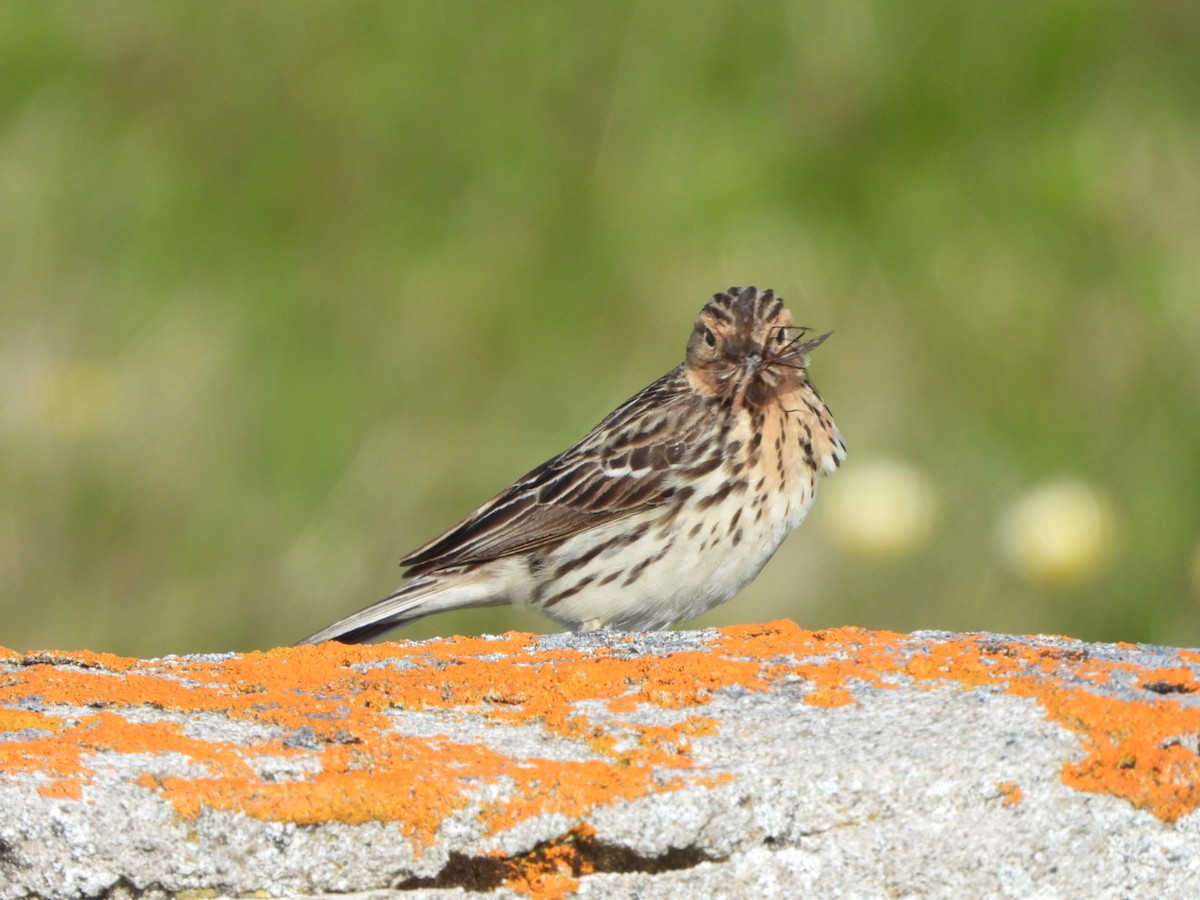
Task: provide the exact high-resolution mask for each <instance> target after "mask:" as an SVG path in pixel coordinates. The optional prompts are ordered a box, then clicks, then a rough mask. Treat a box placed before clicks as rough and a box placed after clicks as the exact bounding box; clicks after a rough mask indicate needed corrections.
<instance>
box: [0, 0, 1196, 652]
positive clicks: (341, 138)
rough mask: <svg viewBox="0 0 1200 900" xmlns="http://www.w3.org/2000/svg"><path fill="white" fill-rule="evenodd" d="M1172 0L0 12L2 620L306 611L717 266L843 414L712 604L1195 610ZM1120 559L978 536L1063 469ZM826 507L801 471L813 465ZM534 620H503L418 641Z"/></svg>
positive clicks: (985, 622) (1192, 176) (518, 458)
mask: <svg viewBox="0 0 1200 900" xmlns="http://www.w3.org/2000/svg"><path fill="white" fill-rule="evenodd" d="M1197 46H1200V7H1195V6H1191V5H1187V4H1175V3H1167V2H1147V3H1140V4H1120V3H1115V2H1093V0H1086V2H1085V0H1079V2H1069V0H1060V2H1048V3H1041V4H1033V3H1028V4H1004V5H1001V4H960V3H956V2H952V0H942V2H929V3H923V4H899V5H897V4H886V3H862V2H843V3H837V4H816V3H787V4H785V3H766V2H764V3H757V4H739V3H733V2H715V3H708V4H703V5H699V4H687V3H682V2H665V3H649V2H636V3H630V2H624V3H620V2H608V3H604V4H544V3H532V2H528V3H509V4H502V5H493V4H486V3H478V2H476V3H459V4H421V3H415V2H412V3H393V4H375V3H345V4H326V3H313V2H292V3H288V4H280V3H249V4H245V3H234V2H211V3H205V4H170V5H167V4H152V3H129V2H113V3H106V4H97V5H80V4H69V3H57V2H46V3H38V4H6V5H4V6H0V84H2V85H3V88H2V89H0V198H2V200H0V613H2V617H0V622H2V623H3V625H2V626H0V645H6V646H10V647H16V648H28V647H43V646H53V647H83V646H86V647H91V648H93V649H110V650H114V651H117V652H121V653H129V654H140V655H157V654H163V653H171V652H185V651H195V650H216V649H244V648H250V647H265V646H271V645H275V644H281V643H288V642H290V641H292V640H294V639H296V638H298V637H300V636H301V635H302V634H304V633H307V632H308V631H310V630H313V629H315V628H316V627H318V626H321V625H324V624H326V623H327V622H328V621H330V620H332V619H333V618H334V617H335V616H337V615H340V614H342V613H345V612H348V611H350V610H351V609H353V608H357V607H358V606H360V605H363V604H365V602H367V601H368V600H370V599H373V598H374V597H376V596H377V595H380V594H382V593H384V592H386V591H387V590H389V589H391V588H392V587H393V586H394V585H395V583H396V582H397V580H398V573H397V570H396V569H395V568H394V562H395V560H396V559H398V558H399V557H400V556H401V555H402V554H403V553H404V552H405V551H407V550H409V549H411V548H413V547H415V546H416V545H418V544H420V543H422V542H423V541H424V540H426V539H427V538H428V537H430V536H432V534H433V533H435V532H437V531H439V530H441V529H442V528H444V527H447V526H449V525H451V524H453V522H454V521H456V520H457V518H459V517H460V516H462V515H463V514H465V513H467V512H468V511H470V509H472V508H473V507H474V506H475V505H476V504H478V503H479V502H481V501H482V500H484V499H486V498H487V497H489V496H491V494H492V493H494V492H495V491H496V490H498V489H499V488H501V487H502V486H504V485H505V484H507V483H508V482H509V481H510V480H511V479H512V478H514V477H515V476H517V475H518V474H520V473H522V472H524V471H525V470H527V469H529V468H531V467H532V466H533V465H535V464H536V463H538V462H540V461H541V460H542V459H544V458H546V457H547V456H549V455H551V454H552V453H554V452H556V451H558V450H560V449H562V448H563V447H565V446H566V445H567V444H569V443H571V442H573V441H574V440H575V439H576V438H578V437H579V436H581V435H582V433H583V432H584V431H585V430H586V429H587V428H589V427H590V426H591V425H593V424H594V423H595V422H596V421H598V420H599V418H600V417H601V416H602V415H603V414H604V413H606V412H607V411H608V410H609V409H611V408H612V407H613V406H614V405H615V404H616V403H618V402H619V401H621V400H623V399H625V398H626V397H627V396H628V395H629V394H631V393H632V392H633V391H635V390H636V389H638V388H640V387H641V386H643V385H644V384H646V383H648V382H649V381H650V380H651V379H653V378H654V377H657V376H658V375H659V374H661V373H662V372H663V371H666V370H667V369H668V368H670V367H671V366H673V365H675V364H676V363H677V362H678V361H679V359H680V358H681V357H682V352H683V346H684V343H685V340H686V337H687V333H688V330H689V328H690V323H691V319H692V317H693V316H694V315H695V313H696V311H697V310H698V309H699V307H700V306H701V305H702V304H703V302H704V301H705V300H706V299H707V297H708V296H709V295H711V294H712V293H713V292H715V291H717V290H720V289H723V288H725V287H727V286H729V285H730V284H748V283H754V284H758V285H760V286H762V287H772V288H775V289H776V290H777V291H779V292H781V293H782V294H783V295H784V297H785V298H786V299H787V300H788V302H789V306H790V307H791V308H792V309H793V311H794V312H795V313H796V315H797V317H798V318H799V319H800V321H803V322H806V323H809V324H811V325H813V326H815V327H819V328H823V329H830V328H832V329H836V331H837V334H836V336H835V337H834V338H833V339H832V340H831V341H830V342H829V343H828V344H827V345H825V346H824V347H822V348H821V350H820V351H819V353H818V354H817V355H816V357H815V361H814V365H813V374H814V377H815V380H816V381H817V383H818V385H819V386H820V387H821V389H822V391H823V393H824V394H825V396H826V399H827V400H828V401H829V402H830V404H831V406H832V408H833V409H834V411H835V413H836V414H837V417H838V421H839V423H840V424H841V426H842V430H843V433H844V434H845V435H846V437H847V441H848V443H849V445H850V458H849V460H848V462H847V466H846V468H845V470H844V472H843V473H842V474H839V475H838V476H837V477H836V478H835V479H833V480H832V481H831V482H830V483H829V484H827V485H826V487H827V488H828V489H829V490H828V492H827V493H828V494H831V495H832V494H833V493H834V491H835V489H836V486H837V481H838V479H839V478H842V477H844V476H845V475H847V474H848V473H850V472H851V471H853V467H854V466H855V464H856V463H859V462H860V461H868V460H871V459H873V458H897V459H902V460H905V461H906V463H907V464H908V465H910V466H913V467H915V468H916V469H917V470H918V471H920V472H922V473H923V475H924V477H925V478H926V479H927V480H928V481H929V482H930V483H931V484H933V485H934V486H935V487H936V490H937V492H938V495H939V501H938V502H939V508H940V520H939V523H938V525H937V527H936V528H935V529H934V530H933V532H932V536H931V537H930V539H929V540H928V541H927V542H925V543H924V544H923V545H922V546H920V547H919V548H916V549H914V550H913V552H911V553H907V554H906V555H904V556H903V557H902V558H898V559H874V558H871V557H869V556H865V555H863V554H861V553H856V552H855V551H854V548H853V547H852V546H847V545H845V544H844V543H839V542H838V541H837V540H835V538H834V536H833V532H832V531H831V530H830V528H829V526H828V522H829V519H828V516H827V514H825V513H824V504H823V502H822V501H821V500H819V501H818V503H817V504H816V508H815V510H814V512H813V514H812V516H811V517H810V520H809V522H808V523H807V525H806V526H805V527H804V528H802V529H801V531H800V533H799V534H797V535H796V536H794V537H793V538H792V539H791V540H790V541H789V542H788V543H787V544H786V545H785V547H784V549H783V550H782V551H781V552H780V554H779V555H778V557H777V559H776V560H775V561H774V562H773V563H772V564H771V565H770V566H769V567H768V569H767V570H766V572H765V573H764V575H763V576H762V577H761V578H760V579H759V581H758V582H756V583H755V585H753V586H752V587H751V588H750V589H748V590H747V591H746V592H745V593H744V594H743V595H742V596H741V597H740V598H739V599H738V600H735V601H734V602H732V603H731V604H728V605H726V606H724V607H721V608H719V609H718V610H716V611H714V612H712V613H710V614H708V615H707V616H705V617H704V618H703V619H702V620H700V622H699V624H713V623H723V622H731V621H750V620H765V619H767V618H771V617H776V616H782V615H786V616H790V617H793V618H795V619H797V620H798V621H800V622H801V623H803V624H805V625H808V626H813V627H816V626H825V625H833V624H860V625H864V626H870V627H876V628H892V629H898V630H908V629H914V628H950V629H995V630H1006V631H1020V632H1063V633H1069V634H1073V635H1077V636H1080V637H1085V638H1093V639H1109V640H1151V641H1160V642H1169V643H1177V644H1192V645H1195V644H1200V618H1198V612H1200V608H1198V603H1200V596H1197V593H1198V592H1200V585H1194V584H1192V583H1190V582H1189V574H1188V573H1189V571H1190V568H1189V567H1190V566H1192V565H1193V563H1192V560H1193V558H1194V557H1193V554H1194V553H1195V552H1196V548H1197V546H1198V545H1200V515H1198V513H1200V365H1197V358H1198V357H1200V254H1198V253H1197V251H1196V248H1197V247H1198V246H1200V116H1197V110H1200V54H1197V53H1196V52H1195V48H1196V47H1197ZM1057 476H1066V477H1073V478H1079V479H1083V480H1085V481H1087V482H1088V483H1090V484H1092V485H1093V486H1095V487H1096V488H1097V489H1098V490H1101V491H1103V492H1104V493H1105V494H1106V495H1107V496H1109V497H1110V498H1111V502H1112V505H1113V508H1114V510H1115V515H1116V532H1117V533H1116V544H1115V547H1116V550H1115V552H1114V554H1113V558H1112V560H1111V563H1110V564H1109V565H1108V567H1107V569H1105V570H1104V571H1099V572H1097V573H1096V575H1095V577H1094V578H1092V579H1091V580H1090V581H1088V582H1086V583H1084V584H1081V585H1079V586H1077V587H1075V588H1072V589H1069V590H1058V591H1044V590H1042V589H1039V588H1036V587H1033V586H1031V585H1029V584H1027V583H1025V582H1024V581H1022V580H1021V579H1019V578H1018V577H1016V576H1015V575H1014V574H1012V573H1011V572H1010V571H1009V570H1008V569H1007V568H1006V567H1005V564H1004V562H1003V560H1002V559H1001V556H1000V553H999V551H998V549H997V539H996V528H997V521H998V519H999V518H1000V517H1001V515H1002V514H1003V510H1004V509H1005V508H1006V507H1007V506H1008V505H1009V504H1010V503H1012V502H1013V501H1014V500H1015V499H1016V498H1017V497H1018V496H1019V495H1020V494H1022V493H1023V492H1024V491H1026V490H1028V489H1029V488H1030V487H1031V486H1032V485H1034V484H1036V483H1038V482H1041V481H1043V480H1045V479H1047V478H1052V477H1057ZM823 499H824V500H828V498H823ZM508 627H520V628H540V629H543V630H549V629H551V628H552V625H551V624H550V623H548V622H547V621H546V620H543V619H541V618H540V617H537V616H535V615H532V614H519V613H514V612H510V611H506V610H484V611H477V612H469V613H464V614H461V615H453V616H442V617H437V618H435V619H432V620H427V621H426V622H422V623H418V624H417V625H415V626H413V627H411V628H409V629H407V630H406V631H405V632H403V633H402V634H403V636H406V637H421V636H427V635H432V634H438V633H447V632H449V631H454V630H465V631H483V630H493V631H494V630H498V629H504V628H508Z"/></svg>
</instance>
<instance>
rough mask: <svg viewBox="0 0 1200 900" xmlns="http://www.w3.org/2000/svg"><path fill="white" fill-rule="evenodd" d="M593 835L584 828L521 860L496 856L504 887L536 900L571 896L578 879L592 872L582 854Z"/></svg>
mask: <svg viewBox="0 0 1200 900" xmlns="http://www.w3.org/2000/svg"><path fill="white" fill-rule="evenodd" d="M595 835H596V831H595V829H594V828H592V827H590V826H587V825H584V826H580V827H579V828H575V829H572V830H571V831H570V832H569V833H568V834H567V835H566V836H564V837H562V838H560V839H558V840H556V841H550V842H548V843H546V844H542V845H540V846H538V847H537V848H535V849H534V850H532V851H530V852H529V853H524V854H522V855H520V856H515V857H505V856H503V855H499V854H496V855H495V856H496V858H497V859H499V860H500V862H501V866H502V868H503V870H504V879H503V883H504V886H505V887H507V888H509V889H510V890H513V891H516V892H517V893H519V894H527V895H529V896H531V897H537V898H539V900H562V898H563V897H566V896H568V895H570V894H573V893H574V892H575V891H576V890H578V889H579V878H580V876H582V875H590V874H591V873H592V872H594V871H595V866H594V865H593V864H592V862H591V860H590V859H589V858H588V854H587V853H586V852H584V850H585V848H586V847H587V845H589V844H591V842H592V839H593V838H594V837H595Z"/></svg>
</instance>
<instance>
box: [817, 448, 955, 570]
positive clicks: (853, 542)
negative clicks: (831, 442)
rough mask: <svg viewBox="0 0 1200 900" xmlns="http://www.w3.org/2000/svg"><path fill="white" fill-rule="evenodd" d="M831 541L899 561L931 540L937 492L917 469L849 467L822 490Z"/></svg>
mask: <svg viewBox="0 0 1200 900" xmlns="http://www.w3.org/2000/svg"><path fill="white" fill-rule="evenodd" d="M825 491H826V496H825V498H824V499H825V503H826V507H827V508H828V510H829V515H830V524H831V527H832V529H833V534H834V536H835V537H836V538H837V539H838V541H839V542H840V543H841V544H842V545H843V546H845V548H846V549H847V550H849V551H850V552H853V553H857V554H860V555H863V556H877V557H891V558H895V557H899V556H904V555H906V554H909V553H912V552H913V551H915V550H917V549H918V548H920V547H921V546H922V545H923V544H925V542H926V541H927V540H928V539H929V536H930V535H931V534H932V532H933V526H934V524H935V523H936V521H937V517H938V509H939V507H940V503H939V501H938V496H937V490H936V488H934V486H933V484H932V483H931V482H930V480H929V479H928V478H927V477H926V476H925V475H924V473H922V472H921V471H920V470H919V469H917V468H916V467H915V466H912V465H910V464H909V463H906V462H902V461H900V460H896V459H877V460H874V461H867V462H860V463H855V464H854V465H852V466H848V467H847V468H846V469H845V471H843V472H841V473H839V474H838V476H837V478H833V479H830V482H829V484H828V485H827V486H825Z"/></svg>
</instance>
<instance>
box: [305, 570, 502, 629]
mask: <svg viewBox="0 0 1200 900" xmlns="http://www.w3.org/2000/svg"><path fill="white" fill-rule="evenodd" d="M507 602H508V598H507V597H504V596H497V593H496V590H495V585H494V583H492V582H491V581H490V580H489V579H488V578H486V577H479V576H478V575H473V574H472V573H468V572H461V571H460V572H448V573H439V574H431V575H421V576H418V577H416V578H414V579H412V580H411V581H408V582H405V583H404V584H403V585H401V586H400V587H399V588H397V589H396V590H395V591H394V592H392V593H391V594H388V595H387V596H386V597H384V598H383V599H382V600H378V601H376V602H375V603H372V604H371V605H370V606H368V607H366V608H365V609H360V610H359V611H358V612H356V613H352V614H351V615H348V616H346V618H344V619H339V620H338V621H336V622H334V623H333V624H332V625H330V626H329V627H328V628H322V629H321V630H320V631H318V632H316V633H314V634H310V635H309V636H308V637H306V638H305V639H304V640H302V641H299V642H298V643H299V644H319V643H321V642H322V641H341V642H342V643H343V644H361V643H363V642H364V641H369V640H370V639H371V638H373V637H376V636H378V635H380V634H383V633H384V632H385V631H390V630H391V629H393V628H396V627H397V626H400V625H404V624H405V623H407V622H413V621H415V620H417V619H420V618H422V617H424V616H427V615H429V614H430V613H437V612H445V611H446V610H450V609H465V608H467V607H472V606H496V605H498V604H501V603H507Z"/></svg>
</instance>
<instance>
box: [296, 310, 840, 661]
mask: <svg viewBox="0 0 1200 900" xmlns="http://www.w3.org/2000/svg"><path fill="white" fill-rule="evenodd" d="M808 331H809V330H808V329H807V328H803V327H798V326H796V325H793V324H792V316H791V314H790V313H789V312H788V311H787V310H786V309H785V308H784V306H783V301H782V300H781V299H780V298H779V297H777V296H775V294H774V293H773V292H772V291H760V290H758V289H757V288H753V287H748V288H736V287H732V288H730V289H729V290H727V291H725V292H724V293H721V294H717V295H715V296H714V297H713V298H712V300H710V301H709V302H708V303H707V304H706V305H705V307H704V308H703V309H702V310H700V315H699V316H698V317H697V319H696V325H695V328H694V329H693V330H692V336H691V340H689V341H688V347H687V358H686V359H685V360H684V362H683V364H682V365H680V366H678V367H677V368H675V369H673V370H671V371H670V372H668V373H667V374H666V375H664V376H663V377H662V378H660V379H658V381H656V382H654V383H653V384H651V385H650V386H649V387H647V388H646V389H645V390H643V391H641V392H640V393H638V394H636V395H635V396H634V397H632V398H631V399H630V400H627V401H626V402H625V403H624V404H622V405H621V406H620V407H618V408H617V409H616V411H614V412H613V413H612V414H610V415H609V416H608V417H607V418H606V419H605V420H604V421H603V422H601V423H600V424H599V425H597V426H596V427H595V428H594V429H592V431H591V432H589V433H588V435H587V436H586V437H584V438H583V440H581V441H580V442H579V443H577V444H576V445H575V446H573V447H571V448H570V449H568V450H565V451H563V452H562V453H560V454H559V455H558V456H556V457H554V458H553V459H551V460H549V461H548V462H545V463H543V464H542V465H540V466H538V467H537V468H536V469H534V470H533V471H532V472H530V473H529V474H528V475H525V476H524V477H523V478H521V479H519V480H518V481H517V482H516V483H515V484H513V485H512V486H511V487H509V488H507V489H506V490H504V491H502V492H501V493H500V494H499V495H498V496H496V497H495V498H493V499H492V500H489V501H488V502H487V503H485V504H484V505H483V506H481V507H480V508H479V509H477V510H476V511H475V512H473V513H472V514H471V515H470V516H468V517H467V518H466V519H464V520H463V521H462V522H460V523H459V524H457V525H455V526H454V527H453V528H451V529H450V530H449V531H447V532H446V533H445V534H443V535H441V536H440V537H437V538H435V539H434V540H432V541H430V542H429V543H428V544H426V545H425V546H423V547H421V548H419V549H417V550H415V551H413V552H412V553H410V554H409V555H408V556H406V557H405V558H404V559H403V560H402V564H403V565H405V566H407V567H408V572H407V575H408V577H409V580H408V581H406V582H405V583H404V584H403V585H401V586H400V587H399V588H398V589H397V590H396V591H395V593H393V594H390V595H389V596H387V597H384V598H383V599H382V600H380V601H378V602H377V603H374V604H372V605H371V606H368V607H366V608H365V609H362V610H360V611H359V612H356V613H354V614H353V615H350V616H347V617H346V618H344V619H342V620H340V621H338V622H335V623H334V624H332V625H330V626H329V627H328V628H323V629H321V630H320V631H318V632H317V633H316V634H313V635H310V636H309V637H307V638H305V639H304V640H303V641H302V642H301V643H304V644H315V643H319V642H321V641H326V640H338V641H344V642H347V643H356V642H359V641H365V640H369V639H370V638H372V637H374V636H376V635H378V634H381V633H383V632H385V631H388V630H389V629H391V628H395V627H396V626H398V625H403V624H404V623H405V622H411V621H413V620H414V619H419V618H421V617H422V616H427V615H429V614H430V613H436V612H443V611H445V610H450V609H462V608H464V607H473V606H495V605H498V604H503V603H512V604H515V605H519V606H529V607H532V608H533V609H536V610H538V611H540V612H543V613H545V614H546V615H548V616H550V617H551V618H553V619H555V620H556V621H558V622H560V623H561V624H563V625H566V626H567V627H569V628H571V629H573V630H575V631H592V630H595V629H601V628H605V629H617V630H627V631H643V630H657V629H660V628H667V627H669V626H670V625H673V624H674V623H676V622H679V621H681V620H683V619H689V618H691V617H693V616H697V615H699V614H700V613H702V612H704V611H706V610H709V609H712V608H713V607H714V606H716V605H717V604H719V603H724V602H725V601H726V600H728V599H730V598H731V597H732V596H733V595H734V594H736V593H737V592H738V591H739V590H741V589H742V588H743V587H745V586H746V585H747V584H748V583H749V582H750V581H751V580H753V579H754V577H755V576H756V575H757V574H758V573H759V571H760V570H761V569H762V567H763V566H764V565H766V562H767V560H769V559H770V558H771V556H772V555H773V554H774V553H775V551H776V550H777V549H778V548H779V545H780V544H781V543H782V542H783V539H784V538H785V537H787V535H788V533H789V532H791V531H792V529H794V528H795V527H796V526H798V525H799V524H800V522H801V521H803V519H804V516H805V514H806V513H807V512H808V509H809V507H810V506H811V505H812V502H813V496H814V494H815V491H816V487H817V480H818V479H819V478H820V477H821V476H822V475H827V474H830V473H832V472H833V471H834V470H835V469H837V467H838V466H839V465H840V464H841V462H842V460H843V459H844V458H845V455H846V446H845V444H844V443H843V442H842V438H841V435H840V434H839V433H838V429H837V426H836V425H834V423H833V417H832V416H831V415H830V413H829V409H828V407H826V406H825V403H824V402H823V401H822V400H821V397H820V395H819V394H818V393H817V392H816V389H814V388H813V386H812V384H810V383H809V380H808V374H807V371H806V369H807V366H808V357H807V355H806V354H807V353H808V351H810V350H812V349H813V348H814V347H816V346H817V345H818V344H820V343H821V342H822V341H824V340H825V339H826V338H827V337H829V335H828V334H822V335H820V336H818V337H812V338H808V339H806V336H807V335H808Z"/></svg>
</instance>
